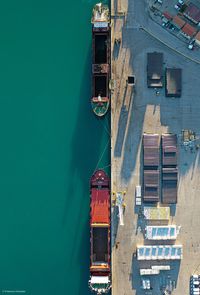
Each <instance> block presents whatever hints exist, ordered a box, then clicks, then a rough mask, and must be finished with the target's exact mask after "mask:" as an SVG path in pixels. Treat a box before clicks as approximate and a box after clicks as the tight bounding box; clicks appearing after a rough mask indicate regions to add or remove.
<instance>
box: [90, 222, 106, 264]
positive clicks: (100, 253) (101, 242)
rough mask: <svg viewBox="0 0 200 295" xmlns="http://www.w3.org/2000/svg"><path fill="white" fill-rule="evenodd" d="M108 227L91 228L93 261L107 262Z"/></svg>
mask: <svg viewBox="0 0 200 295" xmlns="http://www.w3.org/2000/svg"><path fill="white" fill-rule="evenodd" d="M108 231H109V228H108V227H94V228H92V237H93V239H92V242H93V243H92V246H93V247H92V248H93V262H108Z"/></svg>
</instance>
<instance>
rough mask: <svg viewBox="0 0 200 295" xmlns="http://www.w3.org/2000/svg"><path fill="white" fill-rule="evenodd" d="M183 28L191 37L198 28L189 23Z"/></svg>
mask: <svg viewBox="0 0 200 295" xmlns="http://www.w3.org/2000/svg"><path fill="white" fill-rule="evenodd" d="M181 30H182V32H183V33H184V34H186V35H187V36H190V37H193V36H194V34H195V33H196V32H197V30H196V29H195V28H194V27H192V26H191V25H190V24H188V23H186V24H185V25H184V27H183V28H182V29H181Z"/></svg>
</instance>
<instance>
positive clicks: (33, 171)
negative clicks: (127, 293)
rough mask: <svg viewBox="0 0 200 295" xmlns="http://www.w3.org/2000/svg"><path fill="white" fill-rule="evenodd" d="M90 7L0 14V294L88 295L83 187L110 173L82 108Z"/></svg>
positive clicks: (21, 6) (63, 5)
mask: <svg viewBox="0 0 200 295" xmlns="http://www.w3.org/2000/svg"><path fill="white" fill-rule="evenodd" d="M104 2H105V1H104ZM95 3H96V1H93V0H91V1H89V0H88V1H87V0H82V1H81V0H76V1H68V0H65V1H63V0H58V1H52V0H48V1H47V0H40V1H39V0H34V1H30V0H26V1H23V0H21V1H15V0H10V1H1V4H0V130H1V132H0V136H1V139H0V294H1V293H2V294H6V293H8V294H19V293H20V294H32V295H64V294H65V295H88V294H90V292H89V290H88V286H87V282H88V276H89V270H88V269H89V255H90V242H89V178H90V176H91V174H92V173H93V171H94V169H95V168H96V166H97V164H98V161H99V160H100V161H99V164H98V166H99V167H104V166H107V165H109V164H110V157H109V149H108V148H106V146H107V144H108V143H109V135H108V133H107V129H108V128H109V118H108V116H107V117H106V118H105V119H103V120H98V119H97V118H95V116H94V115H93V113H92V111H91V108H90V103H89V101H90V96H91V25H90V17H91V10H92V7H93V5H94V4H95ZM104 150H105V153H104V154H103V151H104ZM101 156H102V158H101ZM108 170H109V169H108Z"/></svg>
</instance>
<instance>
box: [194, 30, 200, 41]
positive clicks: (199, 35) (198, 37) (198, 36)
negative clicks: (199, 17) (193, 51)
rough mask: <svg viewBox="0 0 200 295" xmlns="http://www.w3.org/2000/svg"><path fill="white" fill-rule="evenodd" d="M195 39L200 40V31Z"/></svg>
mask: <svg viewBox="0 0 200 295" xmlns="http://www.w3.org/2000/svg"><path fill="white" fill-rule="evenodd" d="M195 39H196V40H198V41H200V31H199V32H198V33H197V34H196V36H195Z"/></svg>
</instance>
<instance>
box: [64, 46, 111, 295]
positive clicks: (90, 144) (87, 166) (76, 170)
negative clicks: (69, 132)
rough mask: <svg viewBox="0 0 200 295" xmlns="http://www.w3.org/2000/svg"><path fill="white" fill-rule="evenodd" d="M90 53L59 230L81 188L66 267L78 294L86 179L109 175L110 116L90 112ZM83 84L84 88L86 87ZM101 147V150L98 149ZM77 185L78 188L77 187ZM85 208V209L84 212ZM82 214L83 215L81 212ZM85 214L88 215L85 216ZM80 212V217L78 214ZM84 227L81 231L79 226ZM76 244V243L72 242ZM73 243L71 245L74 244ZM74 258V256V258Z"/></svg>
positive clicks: (85, 249) (83, 284)
mask: <svg viewBox="0 0 200 295" xmlns="http://www.w3.org/2000/svg"><path fill="white" fill-rule="evenodd" d="M90 65H91V52H90V50H89V51H88V54H87V58H86V61H85V67H84V71H83V77H82V84H81V86H80V91H79V93H80V94H79V95H80V99H79V106H78V112H77V117H76V125H75V129H74V133H73V136H72V141H71V161H70V164H69V170H70V179H66V182H70V183H71V185H69V184H68V190H67V192H66V200H65V207H64V212H63V217H62V226H63V227H64V228H66V226H67V223H68V219H69V218H70V215H71V214H73V212H71V206H70V202H75V200H74V197H75V196H76V195H77V191H79V192H80V190H79V188H78V186H81V187H83V190H81V196H79V198H77V201H78V202H79V203H77V210H78V211H79V212H78V213H77V212H76V213H75V214H79V216H80V221H81V224H80V225H79V224H78V225H77V226H76V227H74V229H73V230H74V232H75V233H76V234H75V238H76V239H77V240H80V237H79V236H80V231H81V232H82V234H81V243H80V244H79V245H78V246H79V250H78V252H77V253H78V254H77V256H76V257H74V256H73V255H72V257H71V258H70V264H71V265H72V267H73V263H74V261H76V260H77V264H78V265H79V269H80V275H79V278H78V283H77V284H78V286H79V287H78V288H79V294H80V295H82V294H85V295H90V294H92V293H91V292H90V290H89V287H88V279H89V266H90V259H89V257H90V234H89V232H90V225H89V204H90V178H91V176H92V174H93V173H94V171H95V169H97V168H103V167H105V166H106V167H107V168H105V170H106V172H107V173H108V175H110V144H109V141H110V137H109V134H108V131H109V130H108V128H109V124H110V114H109V112H108V114H106V116H105V117H103V118H101V119H99V118H97V117H96V116H95V115H94V113H93V112H92V109H91V104H90V98H91V67H90ZM86 84H87V85H86ZM106 141H107V145H106V146H107V148H106V149H105V151H104V154H102V149H103V150H104V148H105V145H104V144H103V143H104V142H106ZM102 145H103V147H102ZM77 184H78V185H77ZM85 208H87V209H85ZM83 210H84V212H83ZM85 210H87V211H88V214H87V213H86V212H85ZM82 212H83V213H82ZM82 223H84V227H83V226H82ZM76 243H77V242H76ZM76 243H75V244H76ZM74 255H75V254H74Z"/></svg>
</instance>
